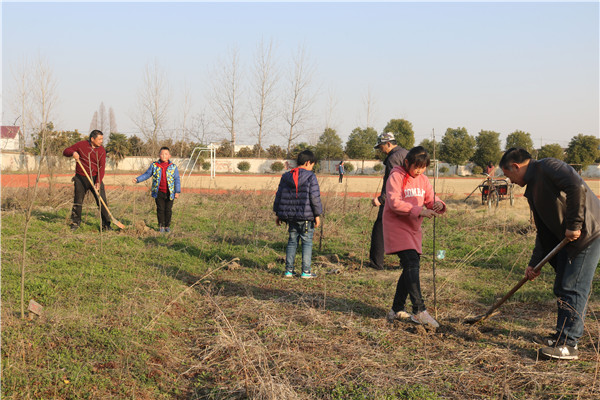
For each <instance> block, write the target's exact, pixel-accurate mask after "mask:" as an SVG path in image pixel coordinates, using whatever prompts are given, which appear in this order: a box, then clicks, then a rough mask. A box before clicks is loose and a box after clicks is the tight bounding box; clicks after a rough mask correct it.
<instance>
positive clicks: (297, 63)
mask: <svg viewBox="0 0 600 400" xmlns="http://www.w3.org/2000/svg"><path fill="white" fill-rule="evenodd" d="M293 63H294V71H293V73H292V75H291V78H290V81H289V84H290V91H289V93H288V96H289V97H288V98H287V114H286V116H285V120H286V122H287V124H288V126H289V130H288V133H287V137H286V140H287V152H288V156H289V154H290V153H291V151H292V144H293V143H294V141H295V140H296V139H297V138H298V137H300V135H302V133H303V132H302V127H303V124H304V123H305V122H306V119H307V118H308V116H309V111H310V107H311V106H312V104H313V103H314V99H315V97H314V95H313V94H311V93H310V85H311V82H312V75H313V71H314V68H313V67H312V66H311V65H310V64H309V61H308V56H307V54H306V50H305V49H304V47H299V48H298V52H297V53H296V55H295V56H294V59H293Z"/></svg>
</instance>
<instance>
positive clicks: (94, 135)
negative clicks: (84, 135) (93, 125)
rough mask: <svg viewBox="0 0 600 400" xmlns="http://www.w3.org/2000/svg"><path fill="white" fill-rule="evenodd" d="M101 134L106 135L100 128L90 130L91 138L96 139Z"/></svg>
mask: <svg viewBox="0 0 600 400" xmlns="http://www.w3.org/2000/svg"><path fill="white" fill-rule="evenodd" d="M99 135H101V136H104V133H102V131H99V130H98V129H94V130H93V131H91V132H90V140H91V139H96V138H97V137H98V136H99Z"/></svg>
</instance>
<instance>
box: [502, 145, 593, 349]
mask: <svg viewBox="0 0 600 400" xmlns="http://www.w3.org/2000/svg"><path fill="white" fill-rule="evenodd" d="M500 168H502V171H503V172H504V175H506V177H508V178H510V180H511V181H512V182H513V183H516V184H517V185H519V186H522V187H523V186H527V188H526V189H525V197H526V198H527V201H528V202H529V207H530V209H531V212H532V213H533V218H534V220H535V226H536V228H537V235H536V238H535V247H534V249H533V254H532V256H531V260H530V261H529V266H528V267H527V269H526V270H525V276H526V277H527V278H528V279H530V280H533V279H535V277H537V276H538V275H539V273H537V274H536V273H535V272H534V270H533V268H534V267H533V266H534V265H536V264H537V263H538V262H539V261H540V260H542V258H544V256H545V255H546V254H547V253H549V252H550V251H551V250H552V249H553V248H554V247H555V246H556V245H557V244H558V243H559V242H560V241H561V240H562V239H563V238H565V237H566V238H567V239H569V240H570V241H571V242H570V243H568V244H567V245H566V246H565V247H564V248H563V249H562V250H561V251H560V252H559V253H558V254H557V255H556V256H555V257H554V258H553V259H552V260H550V264H551V265H552V266H553V267H554V270H555V271H556V277H555V279H554V294H555V295H556V297H557V302H558V316H557V319H556V332H555V333H554V335H552V337H550V338H547V339H545V340H544V345H545V346H544V347H542V348H541V349H540V353H541V354H542V355H543V356H545V357H548V358H554V359H563V360H574V359H577V358H578V350H577V341H578V340H579V338H581V336H582V335H583V323H584V319H585V311H586V306H587V301H588V296H589V294H590V290H591V286H592V279H593V277H594V272H595V271H596V267H597V266H598V261H599V260H600V200H599V199H598V197H597V196H596V195H595V194H594V193H593V192H592V190H591V189H590V188H589V187H588V185H587V184H586V183H585V182H584V180H583V179H582V178H581V176H579V174H577V172H575V170H574V169H573V168H572V167H570V166H569V165H567V164H566V163H564V162H562V161H560V160H557V159H555V158H544V159H541V160H533V159H532V158H531V155H530V154H529V153H528V152H527V151H526V150H524V149H520V148H511V149H508V150H507V151H506V152H505V153H504V155H503V156H502V159H501V160H500Z"/></svg>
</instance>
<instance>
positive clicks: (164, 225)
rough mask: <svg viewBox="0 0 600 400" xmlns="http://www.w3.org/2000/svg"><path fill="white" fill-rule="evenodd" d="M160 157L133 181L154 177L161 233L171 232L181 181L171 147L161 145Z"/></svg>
mask: <svg viewBox="0 0 600 400" xmlns="http://www.w3.org/2000/svg"><path fill="white" fill-rule="evenodd" d="M158 157H159V160H158V161H155V162H153V163H152V164H150V167H149V168H148V170H147V171H146V172H145V173H144V174H143V175H140V176H138V177H137V178H133V183H139V182H143V181H145V180H146V179H148V178H150V177H152V192H151V194H152V197H154V200H155V201H156V216H157V217H158V227H159V230H160V233H170V232H171V228H170V225H171V214H172V210H173V200H174V199H177V198H179V193H181V183H180V181H179V171H178V170H177V166H176V165H175V164H173V163H172V162H171V161H169V160H170V158H171V151H170V150H169V148H168V147H161V149H160V153H159V155H158Z"/></svg>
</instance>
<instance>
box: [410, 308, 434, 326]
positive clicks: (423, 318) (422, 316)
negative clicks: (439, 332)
mask: <svg viewBox="0 0 600 400" xmlns="http://www.w3.org/2000/svg"><path fill="white" fill-rule="evenodd" d="M410 319H411V321H412V322H415V323H417V324H423V325H430V326H433V327H434V328H437V327H439V326H440V324H438V322H437V321H436V320H435V319H433V317H432V316H431V315H429V313H428V312H427V310H425V311H421V312H420V313H418V314H414V315H411V316H410Z"/></svg>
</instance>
